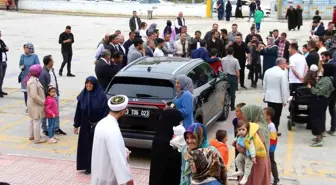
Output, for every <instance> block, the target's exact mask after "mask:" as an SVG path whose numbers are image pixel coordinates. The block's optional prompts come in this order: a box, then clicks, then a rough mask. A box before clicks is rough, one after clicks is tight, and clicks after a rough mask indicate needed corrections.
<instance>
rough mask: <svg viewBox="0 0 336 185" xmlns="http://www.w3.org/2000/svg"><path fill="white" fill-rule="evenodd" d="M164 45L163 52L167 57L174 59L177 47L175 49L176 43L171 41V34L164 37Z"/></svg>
mask: <svg viewBox="0 0 336 185" xmlns="http://www.w3.org/2000/svg"><path fill="white" fill-rule="evenodd" d="M164 40H165V42H164V44H163V48H162V51H163V53H164V54H165V56H168V57H172V56H174V54H175V51H176V50H175V47H174V42H172V41H170V34H168V33H166V34H165V35H164Z"/></svg>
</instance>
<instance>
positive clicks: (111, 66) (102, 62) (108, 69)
mask: <svg viewBox="0 0 336 185" xmlns="http://www.w3.org/2000/svg"><path fill="white" fill-rule="evenodd" d="M122 60H123V55H122V53H121V52H120V51H117V52H115V53H114V54H113V55H112V59H111V52H110V51H109V50H104V51H103V52H102V54H101V58H100V59H99V61H98V63H97V64H96V67H95V73H96V76H97V79H98V82H99V84H100V85H101V87H102V88H103V89H104V90H106V88H107V86H108V84H109V83H110V81H111V80H112V78H113V77H114V76H115V75H116V74H117V73H118V72H119V70H120V69H121V68H122V64H121V62H122Z"/></svg>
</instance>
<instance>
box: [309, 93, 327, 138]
mask: <svg viewBox="0 0 336 185" xmlns="http://www.w3.org/2000/svg"><path fill="white" fill-rule="evenodd" d="M328 105H329V99H328V98H326V97H325V96H318V97H316V98H314V99H313V100H312V103H311V106H310V107H309V109H310V111H309V114H310V125H311V128H312V134H313V135H314V136H321V135H322V134H323V132H324V131H325V130H326V126H325V122H326V111H327V107H328Z"/></svg>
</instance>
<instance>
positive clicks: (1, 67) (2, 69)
mask: <svg viewBox="0 0 336 185" xmlns="http://www.w3.org/2000/svg"><path fill="white" fill-rule="evenodd" d="M6 69H7V63H6V62H1V61H0V92H2V85H3V81H4V78H5V75H6Z"/></svg>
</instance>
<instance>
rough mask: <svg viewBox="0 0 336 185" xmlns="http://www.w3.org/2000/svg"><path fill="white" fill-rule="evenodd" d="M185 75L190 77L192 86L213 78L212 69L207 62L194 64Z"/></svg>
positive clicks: (200, 84) (197, 85)
mask: <svg viewBox="0 0 336 185" xmlns="http://www.w3.org/2000/svg"><path fill="white" fill-rule="evenodd" d="M187 76H188V77H189V78H191V79H192V81H193V83H194V88H198V87H200V86H202V85H204V84H206V83H207V82H209V81H211V80H213V79H214V78H215V75H214V71H213V70H212V68H211V66H210V65H209V64H207V63H202V64H200V65H198V66H196V67H195V68H194V69H192V70H191V71H190V72H189V73H188V75H187Z"/></svg>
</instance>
